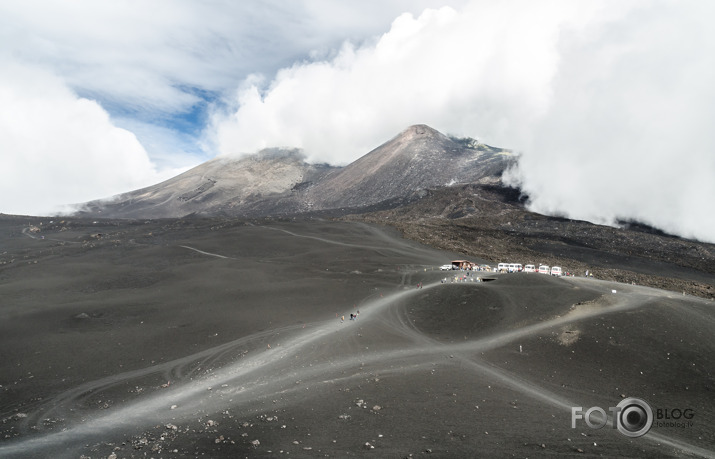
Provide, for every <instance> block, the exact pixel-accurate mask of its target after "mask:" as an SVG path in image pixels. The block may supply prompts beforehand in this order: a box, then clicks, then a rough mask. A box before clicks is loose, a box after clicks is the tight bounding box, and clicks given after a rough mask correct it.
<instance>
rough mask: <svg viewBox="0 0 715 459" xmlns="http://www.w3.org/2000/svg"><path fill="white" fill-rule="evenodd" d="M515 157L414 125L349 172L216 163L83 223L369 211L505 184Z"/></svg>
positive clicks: (288, 160) (270, 154)
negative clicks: (436, 193) (463, 187)
mask: <svg viewBox="0 0 715 459" xmlns="http://www.w3.org/2000/svg"><path fill="white" fill-rule="evenodd" d="M510 160H511V156H510V154H509V152H508V151H506V150H503V149H500V148H494V147H489V146H487V145H482V144H478V143H477V142H476V141H473V140H472V139H454V138H450V137H448V136H446V135H444V134H442V133H440V132H438V131H436V130H434V129H432V128H430V127H428V126H425V125H415V126H411V127H409V128H407V129H406V130H404V131H403V132H402V133H400V134H399V135H397V136H396V137H394V138H393V139H391V140H389V141H388V142H386V143H384V144H383V145H381V146H379V147H377V148H376V149H374V150H372V151H371V152H369V153H368V154H366V155H365V156H363V157H361V158H359V159H358V160H356V161H355V162H353V163H351V164H349V165H348V166H345V167H332V166H328V165H324V164H323V165H319V164H318V165H316V164H309V163H307V162H306V161H305V158H304V156H302V154H301V153H300V152H299V151H297V150H264V151H262V152H260V153H258V154H256V155H252V156H248V157H244V158H241V159H233V158H216V159H213V160H211V161H208V162H206V163H204V164H201V165H199V166H197V167H195V168H193V169H191V170H189V171H187V172H185V173H183V174H181V175H179V176H177V177H174V178H172V179H169V180H167V181H165V182H162V183H159V184H157V185H154V186H151V187H148V188H144V189H141V190H137V191H132V192H128V193H124V194H122V195H118V196H116V197H114V198H112V199H109V200H98V201H92V202H89V203H87V204H85V205H84V206H83V209H82V211H81V212H79V213H78V215H79V216H92V217H106V218H172V217H175V218H180V217H186V216H190V215H195V216H231V217H262V216H277V215H295V214H301V213H307V212H315V211H330V210H337V211H341V210H345V209H352V210H355V209H361V208H365V209H367V208H369V207H371V206H373V207H374V206H375V205H378V204H380V203H391V202H392V203H395V202H402V201H403V200H410V199H411V198H414V197H419V196H420V195H423V194H424V192H425V190H427V189H435V188H441V187H446V186H450V185H454V184H467V183H480V184H484V183H498V182H499V180H500V176H501V174H502V172H503V171H504V169H505V168H506V167H507V165H508V163H509V161H510Z"/></svg>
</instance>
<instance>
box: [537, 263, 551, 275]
mask: <svg viewBox="0 0 715 459" xmlns="http://www.w3.org/2000/svg"><path fill="white" fill-rule="evenodd" d="M539 272H540V273H541V274H550V273H551V271H550V270H549V267H548V266H546V265H541V266H539Z"/></svg>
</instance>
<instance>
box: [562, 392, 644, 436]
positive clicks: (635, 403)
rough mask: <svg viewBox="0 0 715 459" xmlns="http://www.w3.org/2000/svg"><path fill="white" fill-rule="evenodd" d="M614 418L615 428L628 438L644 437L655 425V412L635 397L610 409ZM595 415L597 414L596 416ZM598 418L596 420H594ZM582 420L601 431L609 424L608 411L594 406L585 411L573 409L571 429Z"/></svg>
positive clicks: (579, 408)
mask: <svg viewBox="0 0 715 459" xmlns="http://www.w3.org/2000/svg"><path fill="white" fill-rule="evenodd" d="M608 411H609V412H610V413H611V416H612V417H613V428H614V429H618V431H619V432H620V433H622V434H623V435H625V436H627V437H632V438H636V437H642V436H643V435H645V434H646V433H648V431H649V430H650V428H651V426H652V425H653V410H652V409H651V407H650V405H648V403H646V402H645V400H641V399H639V398H635V397H629V398H626V399H623V400H621V402H620V403H619V404H618V405H616V406H612V407H609V408H608ZM594 413H597V415H596V416H592V415H594ZM594 418H596V419H594ZM578 420H582V421H584V422H585V423H586V425H587V426H588V427H590V428H592V429H600V428H602V427H604V426H605V425H606V424H607V423H608V416H607V414H606V410H604V409H603V408H601V407H600V406H593V407H591V408H589V409H588V410H586V411H585V412H584V411H583V408H582V407H580V406H574V407H571V428H572V429H575V428H576V421H578Z"/></svg>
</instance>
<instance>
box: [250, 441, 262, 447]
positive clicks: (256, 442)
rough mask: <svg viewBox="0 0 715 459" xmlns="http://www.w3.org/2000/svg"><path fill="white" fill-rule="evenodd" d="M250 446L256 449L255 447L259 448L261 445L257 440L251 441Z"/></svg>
mask: <svg viewBox="0 0 715 459" xmlns="http://www.w3.org/2000/svg"><path fill="white" fill-rule="evenodd" d="M251 444H252V445H253V446H254V447H257V446H259V445H260V444H261V442H260V441H258V440H253V441H251Z"/></svg>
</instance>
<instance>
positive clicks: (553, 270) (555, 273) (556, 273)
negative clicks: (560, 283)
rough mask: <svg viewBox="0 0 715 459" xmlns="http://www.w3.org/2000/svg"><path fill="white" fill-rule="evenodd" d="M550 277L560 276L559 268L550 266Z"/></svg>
mask: <svg viewBox="0 0 715 459" xmlns="http://www.w3.org/2000/svg"><path fill="white" fill-rule="evenodd" d="M551 275H552V276H558V277H560V276H561V267H560V266H552V267H551Z"/></svg>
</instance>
